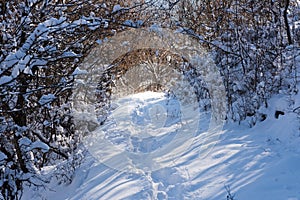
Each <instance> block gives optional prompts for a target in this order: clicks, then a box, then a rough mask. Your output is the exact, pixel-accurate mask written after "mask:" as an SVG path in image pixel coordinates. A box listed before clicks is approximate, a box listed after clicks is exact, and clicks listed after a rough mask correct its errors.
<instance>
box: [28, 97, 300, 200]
mask: <svg viewBox="0 0 300 200" xmlns="http://www.w3.org/2000/svg"><path fill="white" fill-rule="evenodd" d="M284 101H285V99H284V97H280V96H277V97H275V98H273V100H272V101H271V104H272V106H270V107H271V108H273V109H269V110H266V111H265V112H266V113H267V119H266V120H265V121H263V122H259V123H258V124H257V125H256V126H254V127H253V128H249V127H248V125H247V124H241V125H237V124H226V125H225V126H224V128H223V131H222V133H217V134H218V137H212V138H213V140H215V141H213V140H206V139H205V137H209V136H210V135H211V133H209V128H208V124H209V120H210V114H209V113H201V114H200V115H199V116H200V118H199V122H200V123H199V126H197V127H198V130H197V131H196V132H195V133H193V134H191V135H181V134H179V133H178V131H179V130H188V131H191V129H190V128H191V127H192V128H193V127H195V124H193V119H194V113H193V112H192V111H189V112H188V113H190V114H191V115H190V116H188V115H187V114H185V115H186V116H184V121H183V120H182V119H183V116H182V112H181V109H180V106H181V105H180V104H179V103H178V102H177V101H176V100H174V99H173V100H172V99H169V98H167V97H166V96H165V95H164V94H163V93H154V92H146V93H139V94H135V95H132V96H129V97H125V98H122V99H120V100H118V102H115V104H114V106H115V111H114V112H113V113H112V115H111V116H110V118H109V119H108V120H107V123H106V124H104V125H103V126H102V127H100V128H99V129H97V130H96V133H95V134H94V135H93V136H92V137H91V138H88V139H87V142H86V143H87V144H86V145H87V147H88V149H89V150H90V151H89V153H88V155H87V156H86V159H85V161H84V162H83V164H82V166H81V167H80V168H79V169H78V170H77V172H76V174H75V178H74V180H73V182H72V183H71V184H69V185H57V183H56V182H55V181H54V180H53V181H52V182H51V184H49V186H48V189H47V191H46V192H44V191H27V192H25V194H24V196H23V199H56V200H60V199H69V200H79V199H82V200H100V199H101V200H102V199H103V200H110V199H114V200H117V199H132V200H137V199H139V200H144V199H145V200H146V199H149V200H153V199H174V200H181V199H191V200H192V199H195V200H198V199H199V200H201V199H211V200H222V199H224V200H226V198H227V197H226V196H227V195H228V193H227V191H226V189H225V187H227V188H228V187H230V188H231V189H230V190H231V193H232V194H235V196H234V199H237V200H253V199H265V200H300V148H299V144H300V133H299V119H297V115H296V113H293V112H286V114H285V115H284V116H280V117H279V119H275V117H274V112H275V109H276V108H277V107H278V106H282V105H283V103H282V102H284ZM298 103H300V102H298ZM282 109H284V106H283V107H282ZM184 126H188V127H189V128H188V129H184ZM203 141H208V142H207V143H208V144H205V142H203ZM208 148H209V149H210V150H209V151H205V149H208ZM204 154H205V155H204ZM46 172H47V173H49V174H51V170H49V171H45V173H46Z"/></svg>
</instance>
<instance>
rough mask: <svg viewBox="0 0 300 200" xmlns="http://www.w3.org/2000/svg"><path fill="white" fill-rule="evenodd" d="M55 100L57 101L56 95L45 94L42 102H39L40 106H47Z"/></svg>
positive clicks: (41, 99)
mask: <svg viewBox="0 0 300 200" xmlns="http://www.w3.org/2000/svg"><path fill="white" fill-rule="evenodd" d="M54 99H56V97H55V95H54V94H44V95H43V96H42V97H41V98H40V100H39V104H40V105H45V104H47V103H50V102H52V101H53V100H54Z"/></svg>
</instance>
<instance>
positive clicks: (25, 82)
mask: <svg viewBox="0 0 300 200" xmlns="http://www.w3.org/2000/svg"><path fill="white" fill-rule="evenodd" d="M149 28H150V29H158V28H161V29H168V30H174V31H177V32H180V33H181V34H183V35H186V36H188V37H191V38H193V40H195V41H197V44H199V45H201V47H202V48H203V49H205V51H207V52H209V53H210V55H211V57H212V60H213V61H214V64H215V66H216V68H217V70H218V71H219V73H220V75H221V77H222V81H223V84H224V87H225V91H226V102H225V103H226V106H227V111H226V116H225V119H226V122H233V123H238V124H240V123H246V124H247V125H248V126H249V127H250V128H251V127H255V126H256V124H257V123H259V122H262V121H264V120H266V119H268V118H269V117H270V116H269V115H267V113H265V112H264V109H265V108H268V106H269V99H270V98H271V97H272V96H274V95H278V94H280V95H284V96H285V97H286V99H287V102H288V106H289V110H290V112H294V113H298V118H300V109H299V106H300V105H296V104H295V99H293V96H294V95H296V94H298V92H299V88H298V87H297V84H299V80H300V79H299V70H300V56H299V55H300V2H299V1H297V0H264V1H255V0H214V1H211V0H110V1H107V0H24V1H20V0H1V1H0V91H1V92H0V188H1V189H0V190H1V195H0V199H5V200H8V199H9V200H10V199H21V198H22V193H23V189H24V187H25V186H26V187H28V186H29V187H37V188H40V187H41V188H42V187H44V186H45V184H47V183H48V182H49V180H48V179H47V178H46V177H44V176H43V175H42V173H41V170H42V169H43V168H45V167H47V166H53V165H55V166H56V170H55V173H54V175H53V176H54V178H55V179H57V180H58V181H59V182H60V183H61V184H66V183H71V182H72V180H73V177H74V173H75V171H76V169H77V168H78V167H79V166H80V164H81V162H82V160H83V159H84V155H85V152H86V151H87V150H86V149H85V146H84V145H83V144H82V140H83V134H82V133H80V132H79V131H77V129H78V126H79V125H78V124H76V123H74V113H73V109H74V104H73V103H74V101H73V98H74V91H76V87H78V82H77V81H76V80H78V77H80V75H81V73H83V72H82V71H81V69H82V67H81V65H82V63H83V62H84V60H85V59H86V58H88V56H89V54H90V53H91V52H92V50H93V48H95V47H97V45H99V44H101V43H103V42H105V41H106V40H108V39H109V38H111V37H113V36H115V35H117V34H120V33H122V32H126V31H130V30H146V29H149ZM174 40H176V38H174ZM144 51H145V52H146V53H145V52H144ZM110 53H111V54H114V52H113V51H111V52H110ZM145 54H148V55H150V56H148V57H147V56H145ZM126 55H127V57H126V59H119V60H115V63H113V64H115V65H117V66H118V67H116V68H115V69H114V70H115V71H113V70H112V71H110V72H109V73H108V74H106V76H103V77H100V79H99V82H98V85H97V89H98V90H100V92H98V93H97V94H98V95H99V96H100V97H98V98H96V100H95V101H97V102H96V104H97V105H98V106H99V107H101V109H102V110H103V107H104V108H105V106H108V103H107V102H108V101H109V94H107V92H109V91H110V90H111V85H110V84H111V83H112V82H111V81H112V79H113V73H117V74H122V73H124V72H125V71H126V69H127V68H128V67H129V66H131V65H136V64H137V63H138V61H136V60H139V59H144V60H145V59H148V60H150V61H149V62H160V63H166V62H168V59H169V57H172V60H174V59H175V60H177V61H178V60H179V61H178V62H186V60H185V59H184V58H182V57H181V56H180V55H179V56H178V55H171V54H169V52H167V51H165V52H164V53H163V54H162V55H160V57H157V56H156V55H155V52H154V51H152V50H141V51H132V52H129V53H128V54H126ZM176 56H177V57H176ZM177 61H176V62H177ZM176 62H175V61H174V63H171V64H173V65H176ZM110 64H111V63H110ZM186 64H187V65H189V64H190V63H186ZM88 67H89V66H88ZM118 70H119V71H118ZM122 70H123V71H122ZM124 70H125V71H124ZM117 71H118V72H117ZM182 73H184V70H182ZM198 76H200V75H199V74H193V75H191V77H192V79H195V80H196V79H197V77H198ZM201 83H202V82H201V80H199V84H201ZM298 86H299V85H298ZM154 87H160V86H159V85H155V86H152V85H151V86H147V87H143V88H142V89H141V88H140V89H139V90H140V91H141V90H143V91H144V90H152V89H153V88H154ZM183 90H184V89H183ZM101 92H102V93H101ZM102 94H104V96H101V95H102ZM196 95H197V97H198V98H204V99H205V98H207V97H208V96H209V94H208V92H207V90H206V89H205V86H203V88H202V90H201V91H199V92H198V93H196ZM203 104H204V105H203V108H204V109H209V107H210V105H208V104H207V103H203ZM107 109H108V108H107ZM276 111H277V113H276V115H277V117H278V115H280V114H284V111H283V110H276ZM97 114H98V116H97V117H98V121H96V122H95V124H96V125H95V126H98V125H101V123H103V122H104V120H105V119H106V118H105V116H104V114H103V113H100V112H99V113H97ZM274 115H275V113H274ZM299 124H300V123H299ZM299 128H300V126H299Z"/></svg>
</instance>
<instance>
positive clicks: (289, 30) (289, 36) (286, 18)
mask: <svg viewBox="0 0 300 200" xmlns="http://www.w3.org/2000/svg"><path fill="white" fill-rule="evenodd" d="M284 3H285V5H284V10H283V18H284V24H285V29H286V35H287V39H288V43H289V44H293V40H292V35H291V29H290V26H289V20H288V9H289V5H290V0H285V2H284Z"/></svg>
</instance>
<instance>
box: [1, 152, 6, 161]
mask: <svg viewBox="0 0 300 200" xmlns="http://www.w3.org/2000/svg"><path fill="white" fill-rule="evenodd" d="M6 158H7V156H6V155H5V154H4V153H2V152H0V162H1V161H3V160H5V159H6Z"/></svg>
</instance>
